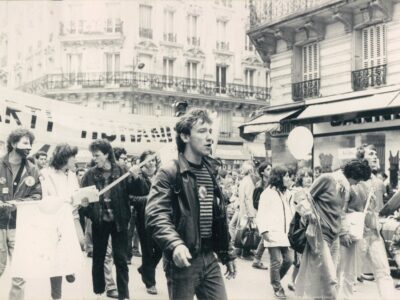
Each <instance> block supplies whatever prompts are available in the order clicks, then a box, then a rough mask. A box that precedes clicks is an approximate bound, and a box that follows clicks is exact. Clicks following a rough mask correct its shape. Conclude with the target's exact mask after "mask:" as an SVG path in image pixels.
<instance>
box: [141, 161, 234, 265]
mask: <svg viewBox="0 0 400 300" xmlns="http://www.w3.org/2000/svg"><path fill="white" fill-rule="evenodd" d="M203 162H204V164H205V166H206V167H207V169H208V170H209V172H210V174H214V172H212V171H211V168H212V167H211V164H210V161H209V160H208V159H207V158H204V159H203ZM211 177H212V180H213V182H214V205H213V228H212V231H213V236H212V238H213V249H214V251H215V252H216V253H217V255H218V257H219V258H220V259H221V262H222V263H223V264H226V263H227V262H229V261H231V260H233V259H235V256H234V255H233V251H232V247H231V245H230V236H229V230H228V221H227V216H226V207H225V201H224V199H223V196H222V195H223V194H222V192H221V189H220V187H219V186H218V184H217V182H216V179H215V177H214V176H213V175H211ZM196 186H197V184H196V178H195V175H194V174H193V173H192V172H191V170H190V166H189V164H188V162H187V160H186V159H185V158H184V156H183V155H182V154H180V155H179V158H178V160H177V161H176V160H175V161H172V162H170V163H168V164H167V165H166V166H165V167H163V168H161V169H160V170H159V172H158V173H157V175H156V178H155V180H154V181H153V185H152V187H151V190H150V195H149V199H148V202H147V205H146V227H147V230H148V232H149V233H150V234H151V235H152V237H153V239H154V240H155V241H156V243H157V244H158V245H159V247H160V248H161V249H162V250H163V251H164V255H165V258H166V259H171V256H172V253H173V250H174V249H175V247H176V246H178V245H180V244H184V245H185V246H186V247H188V249H189V251H190V253H191V255H192V257H193V258H195V257H196V256H197V255H198V254H199V252H200V250H201V238H200V221H199V217H200V205H199V199H198V192H197V188H196Z"/></svg>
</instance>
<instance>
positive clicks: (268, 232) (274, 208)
mask: <svg viewBox="0 0 400 300" xmlns="http://www.w3.org/2000/svg"><path fill="white" fill-rule="evenodd" d="M291 185H292V181H291V179H290V177H289V173H288V170H287V169H286V168H285V167H281V166H277V167H273V168H272V170H271V173H270V178H269V186H268V187H267V188H266V189H265V191H264V192H263V193H262V194H261V197H260V203H259V207H258V213H257V225H258V229H259V232H260V234H261V235H262V237H263V239H264V246H265V247H266V248H268V252H269V255H270V276H271V285H272V287H273V289H274V294H275V296H276V297H277V298H281V299H284V298H286V296H285V291H284V289H283V287H282V285H281V280H282V278H283V277H284V276H285V275H286V273H287V271H288V270H289V269H290V266H291V264H292V261H293V259H292V254H291V251H290V250H289V246H290V244H289V240H288V237H287V232H288V229H289V224H290V220H291V219H292V213H291V210H290V207H289V202H288V199H287V195H286V190H287V188H288V187H289V186H291Z"/></svg>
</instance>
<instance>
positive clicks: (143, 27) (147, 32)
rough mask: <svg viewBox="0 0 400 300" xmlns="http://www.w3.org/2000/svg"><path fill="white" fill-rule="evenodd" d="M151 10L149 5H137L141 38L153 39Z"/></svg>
mask: <svg viewBox="0 0 400 300" xmlns="http://www.w3.org/2000/svg"><path fill="white" fill-rule="evenodd" d="M151 10H152V7H151V6H149V5H139V36H140V37H142V38H148V39H152V38H153V30H152V29H151Z"/></svg>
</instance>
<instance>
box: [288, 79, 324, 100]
mask: <svg viewBox="0 0 400 300" xmlns="http://www.w3.org/2000/svg"><path fill="white" fill-rule="evenodd" d="M319 86H320V79H319V78H318V79H313V80H307V81H302V82H297V83H293V84H292V98H293V100H294V101H300V100H303V99H306V98H314V97H319Z"/></svg>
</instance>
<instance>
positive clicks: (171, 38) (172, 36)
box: [164, 32, 176, 43]
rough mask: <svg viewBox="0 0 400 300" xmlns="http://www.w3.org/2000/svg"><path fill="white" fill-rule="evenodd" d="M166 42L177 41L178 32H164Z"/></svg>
mask: <svg viewBox="0 0 400 300" xmlns="http://www.w3.org/2000/svg"><path fill="white" fill-rule="evenodd" d="M164 42H170V43H176V33H173V32H169V33H166V32H164Z"/></svg>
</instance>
